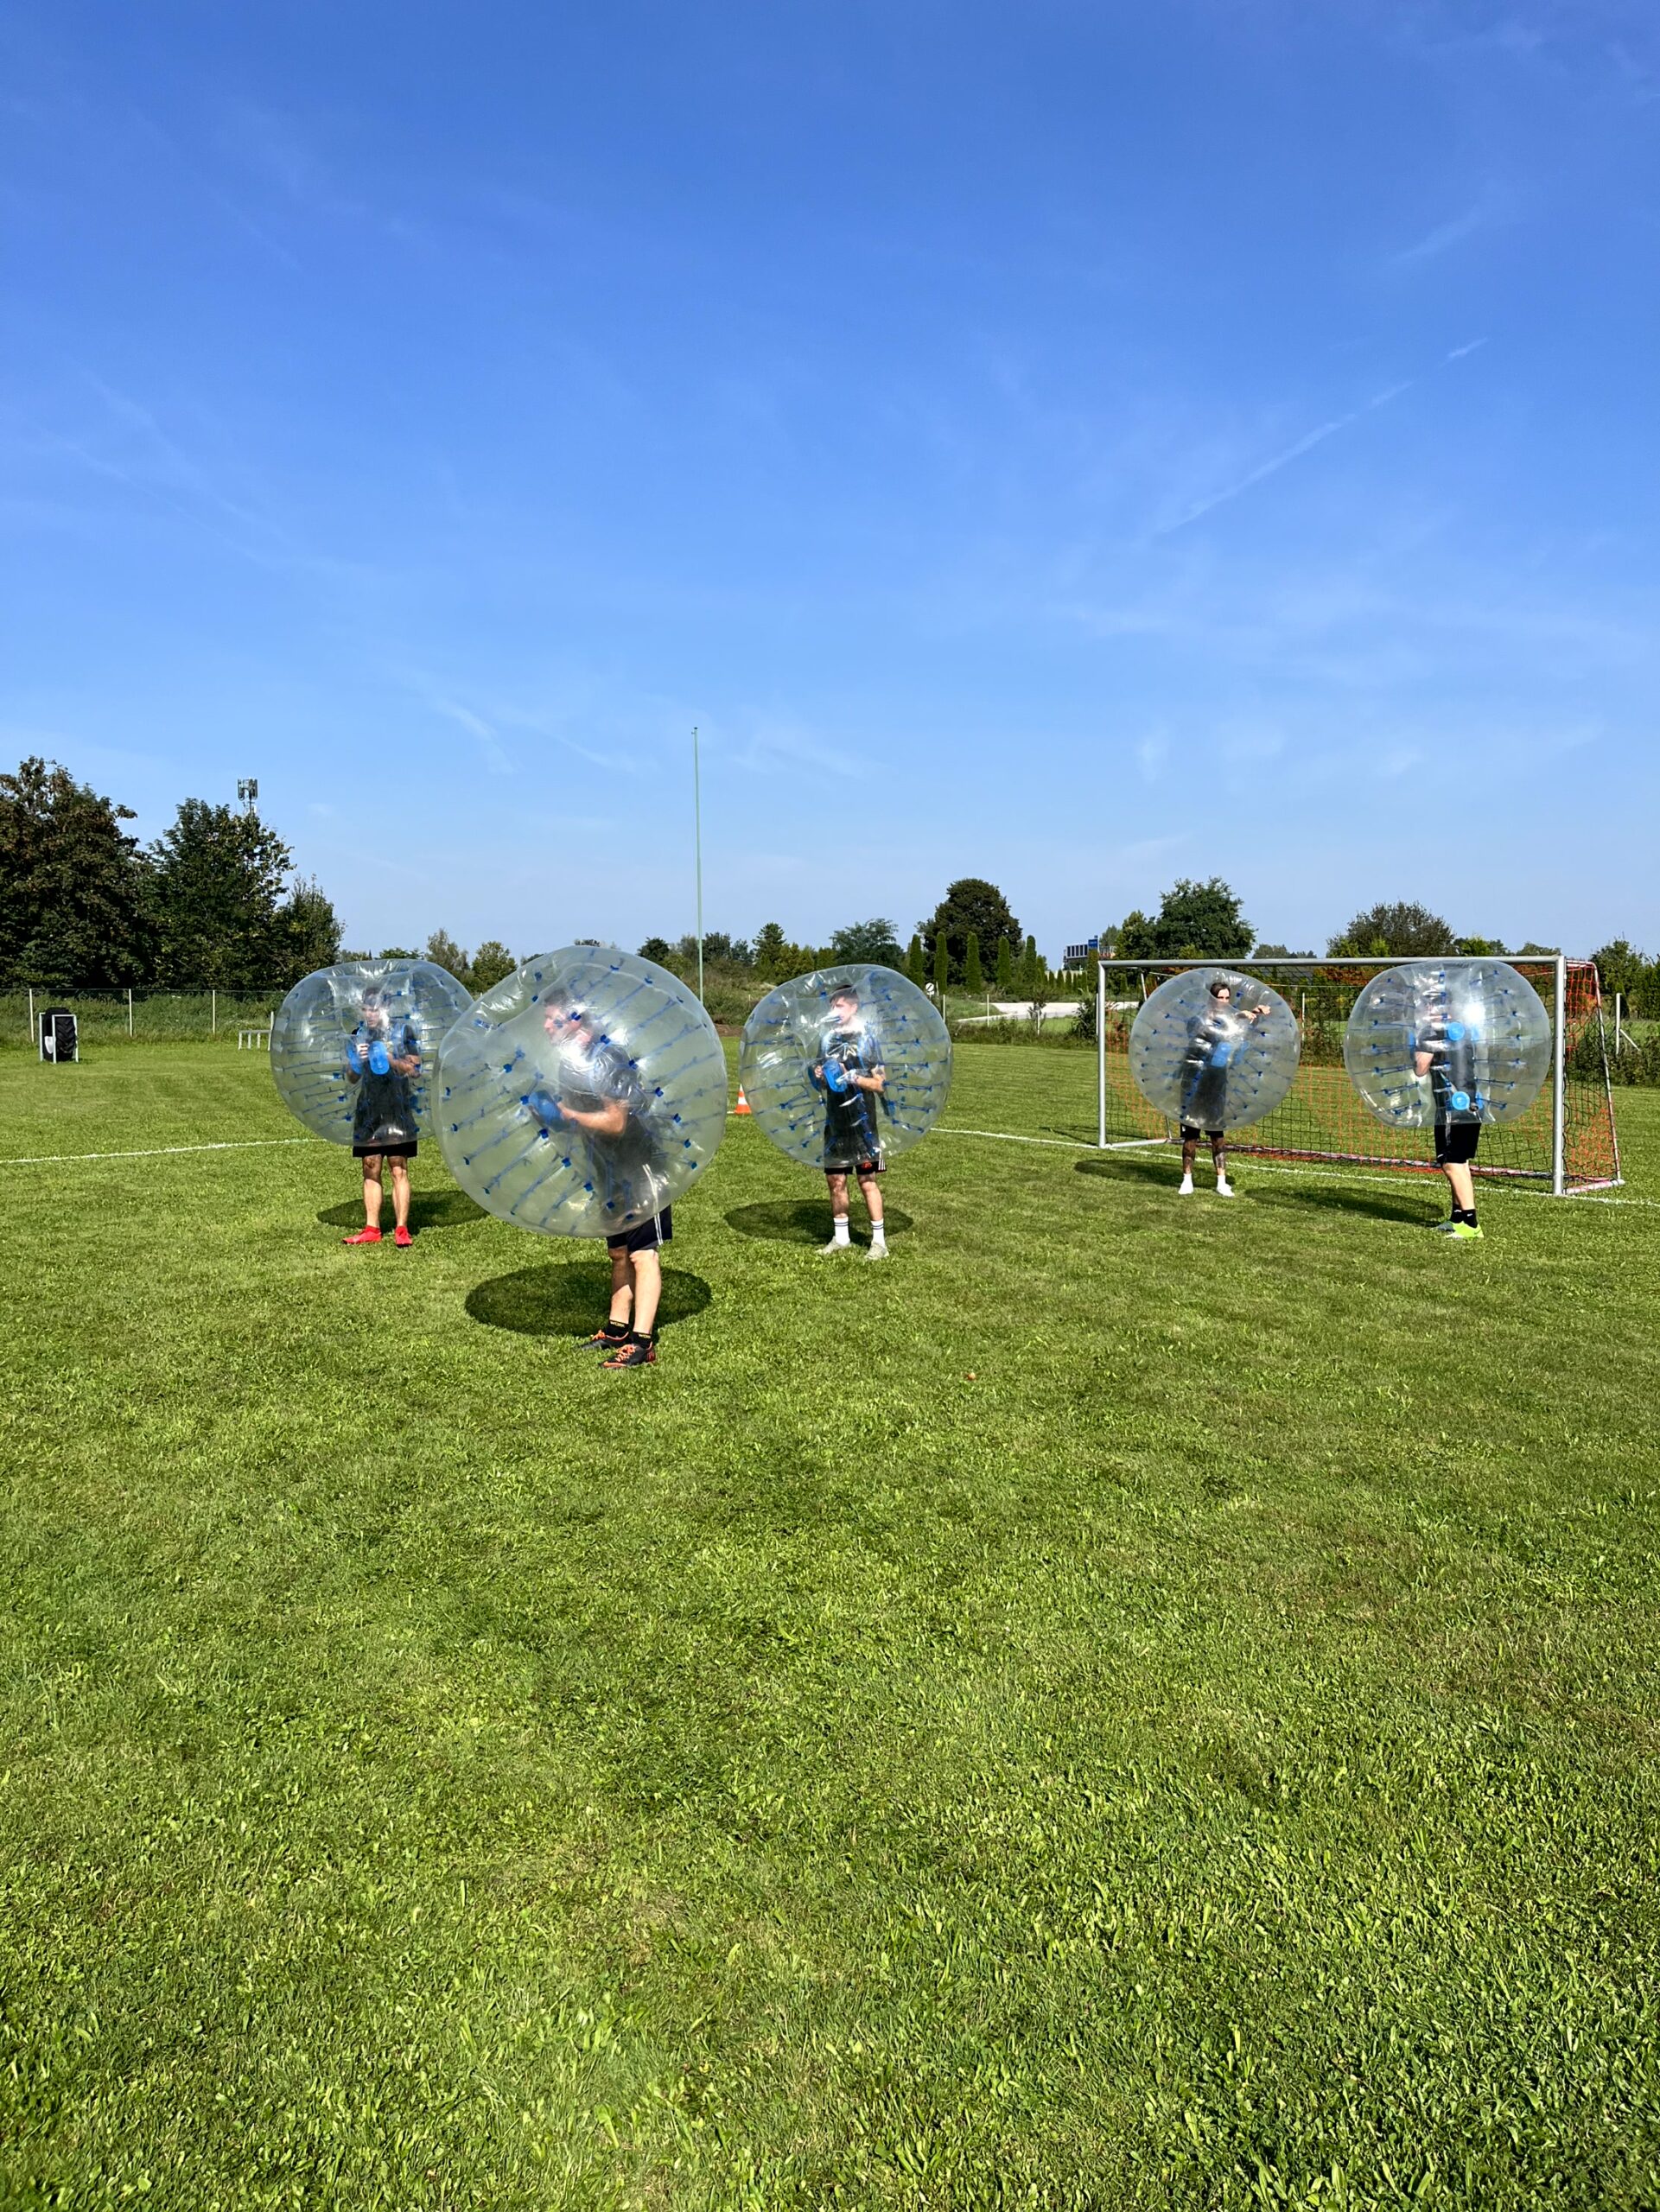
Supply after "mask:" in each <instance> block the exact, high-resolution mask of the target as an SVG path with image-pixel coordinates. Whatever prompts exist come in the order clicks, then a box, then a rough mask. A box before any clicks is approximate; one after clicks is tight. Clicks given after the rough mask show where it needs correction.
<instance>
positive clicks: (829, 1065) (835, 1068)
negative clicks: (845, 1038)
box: [824, 1060, 850, 1097]
mask: <svg viewBox="0 0 1660 2212" xmlns="http://www.w3.org/2000/svg"><path fill="white" fill-rule="evenodd" d="M824 1088H825V1090H830V1091H834V1092H835V1093H836V1096H837V1097H839V1096H841V1094H842V1093H843V1091H844V1090H848V1089H849V1088H850V1086H849V1083H848V1071H847V1070H846V1069H845V1068H844V1067H843V1065H842V1063H841V1062H840V1060H826V1061H825V1063H824Z"/></svg>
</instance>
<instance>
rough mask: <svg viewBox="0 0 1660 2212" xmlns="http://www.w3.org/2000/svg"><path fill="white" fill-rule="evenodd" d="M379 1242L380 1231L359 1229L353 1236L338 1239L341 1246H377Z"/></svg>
mask: <svg viewBox="0 0 1660 2212" xmlns="http://www.w3.org/2000/svg"><path fill="white" fill-rule="evenodd" d="M379 1242H380V1231H379V1230H378V1229H359V1230H358V1232H357V1234H356V1235H355V1236H342V1237H341V1239H340V1243H342V1244H378V1243H379Z"/></svg>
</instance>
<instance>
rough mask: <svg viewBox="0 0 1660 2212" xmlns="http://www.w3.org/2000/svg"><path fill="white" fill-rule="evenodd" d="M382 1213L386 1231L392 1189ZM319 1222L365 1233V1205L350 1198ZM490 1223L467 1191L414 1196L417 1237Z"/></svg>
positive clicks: (413, 1226) (323, 1214)
mask: <svg viewBox="0 0 1660 2212" xmlns="http://www.w3.org/2000/svg"><path fill="white" fill-rule="evenodd" d="M380 1211H381V1226H382V1228H383V1229H384V1228H385V1225H386V1224H387V1223H388V1222H389V1221H390V1220H391V1216H392V1194H391V1190H390V1189H389V1190H388V1191H387V1192H386V1196H385V1200H384V1202H383V1203H382V1205H381V1209H380ZM317 1218H318V1220H319V1221H320V1222H321V1224H322V1225H323V1227H324V1228H325V1229H361V1228H362V1226H363V1201H362V1199H361V1198H347V1200H346V1201H345V1203H344V1204H343V1205H337V1206H325V1207H324V1208H323V1210H322V1211H321V1213H319V1215H318V1216H317ZM488 1219H489V1216H488V1215H487V1213H486V1212H485V1211H484V1208H483V1207H482V1206H479V1205H474V1203H473V1201H472V1199H471V1198H468V1197H467V1193H466V1192H465V1191H421V1190H416V1191H411V1192H410V1228H411V1229H412V1230H414V1231H415V1233H416V1235H417V1236H420V1235H422V1234H423V1231H424V1230H429V1229H465V1228H466V1226H467V1223H468V1222H469V1221H487V1220H488Z"/></svg>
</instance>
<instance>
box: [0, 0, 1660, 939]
mask: <svg viewBox="0 0 1660 2212" xmlns="http://www.w3.org/2000/svg"><path fill="white" fill-rule="evenodd" d="M0 119H3V130H0V219H3V223H4V226H5V234H6V239H7V245H6V265H7V270H8V277H7V283H6V288H5V294H4V297H5V300H6V321H7V326H8V337H7V342H6V344H5V346H4V347H3V349H0V454H3V475H0V606H3V612H0V625H3V639H4V645H3V653H0V726H3V728H0V749H3V750H4V752H5V753H7V754H8V755H9V756H10V758H12V759H15V758H16V757H17V756H18V755H19V754H21V753H24V752H28V751H38V752H44V753H48V754H50V755H53V756H55V757H56V758H59V759H60V760H63V761H65V762H66V763H67V765H68V766H70V767H71V768H72V769H73V770H74V771H75V772H77V773H78V774H80V775H81V776H84V777H86V778H87V779H90V780H92V781H93V782H95V783H96V784H98V785H99V786H100V787H101V788H105V789H107V790H110V791H113V792H115V793H116V794H117V795H118V796H119V797H122V798H125V799H126V800H127V801H128V802H129V803H130V804H132V805H134V806H135V807H136V808H137V810H138V812H139V816H140V827H141V828H142V829H143V831H144V832H145V834H146V835H153V834H155V833H156V832H157V831H159V830H160V829H162V827H164V826H165V823H166V822H167V820H168V819H169V817H170V814H171V810H172V806H173V804H174V803H175V801H176V800H177V799H178V798H181V797H182V796H184V795H185V794H186V793H192V794H199V795H202V796H206V797H211V798H232V797H233V796H234V791H235V780H236V778H237V777H238V776H239V775H247V774H253V775H257V776H258V779H259V783H260V789H261V793H262V806H263V810H264V812H265V813H266V814H267V816H268V817H270V819H271V820H272V821H273V822H274V823H276V824H277V826H278V827H279V828H280V829H282V830H283V833H284V834H285V835H286V836H288V837H289V840H290V842H291V843H292V845H293V847H294V849H295V852H296V857H297V860H298V861H299V863H300V864H301V866H302V868H305V869H306V870H308V871H311V870H315V872H316V873H317V874H319V875H320V876H321V879H322V880H323V882H324V884H325V886H326V887H328V889H329V891H330V892H331V893H333V895H334V899H335V900H336V903H337V905H338V906H340V910H341V912H342V915H343V917H344V918H345V921H346V925H347V937H348V940H349V941H351V942H353V943H356V944H368V945H373V946H378V945H380V944H390V943H393V942H410V941H413V940H414V939H416V938H424V936H425V934H426V933H427V931H429V930H430V929H431V928H434V927H436V926H437V925H440V924H442V925H445V926H447V927H448V929H450V930H451V931H453V932H454V933H455V934H456V935H457V936H459V937H461V938H462V939H463V941H464V942H467V943H469V944H470V943H473V942H475V941H476V940H477V939H478V938H480V937H483V936H486V935H493V936H499V937H502V938H506V940H507V942H508V943H509V944H512V946H513V947H514V949H515V950H518V952H520V953H521V954H527V953H529V952H531V951H533V950H541V949H544V948H545V947H546V946H548V945H550V944H556V943H559V942H563V941H565V940H568V939H569V938H571V937H573V936H576V935H603V936H607V937H613V936H614V937H615V938H619V939H620V940H621V941H623V942H626V943H629V944H633V943H638V942H639V939H640V938H642V937H644V936H646V935H647V934H648V933H653V932H659V931H660V932H664V933H667V934H677V933H678V932H679V931H680V930H682V929H684V928H686V927H689V926H690V921H691V912H692V900H691V874H690V803H691V792H690V743H689V736H688V733H689V732H690V728H691V726H692V725H693V724H694V723H696V724H697V725H698V726H699V727H700V728H701V731H702V734H703V763H704V779H703V782H704V788H703V800H704V823H705V883H706V899H705V906H706V917H707V919H708V921H709V925H710V926H714V927H724V928H727V929H729V930H732V931H736V932H741V931H749V930H753V929H754V927H756V926H757V925H759V924H760V923H761V922H763V921H765V920H768V919H777V920H779V921H780V922H782V923H783V924H784V925H785V929H786V931H788V932H789V933H790V934H791V935H792V936H795V937H798V938H807V939H815V938H823V937H824V936H825V935H827V934H828V932H829V931H830V930H831V929H832V928H834V927H835V926H836V925H837V924H839V923H841V922H843V921H847V920H850V919H853V918H859V917H862V916H865V915H867V914H869V913H872V912H882V913H887V914H888V915H891V916H892V917H893V918H894V919H895V920H897V921H898V922H899V923H900V925H901V928H902V930H903V931H906V932H908V931H909V929H910V928H911V927H912V926H913V925H914V923H915V921H916V919H917V918H918V916H919V914H921V913H922V912H925V911H927V910H928V909H929V908H931V907H932V905H933V903H934V901H935V900H936V899H937V898H938V895H939V893H940V892H941V890H942V888H943V887H944V883H945V881H946V880H947V879H948V878H949V877H951V876H954V875H957V874H984V875H989V876H990V877H992V878H993V879H994V880H996V881H997V882H998V883H1000V884H1001V885H1002V887H1003V888H1004V890H1005V891H1006V892H1007V893H1008V897H1009V899H1010V901H1011V903H1012V904H1013V906H1014V909H1015V912H1017V914H1018V915H1019V916H1020V917H1021V920H1022V922H1023V923H1024V924H1025V925H1026V926H1027V927H1028V928H1030V929H1032V930H1034V931H1036V933H1037V934H1038V937H1039V938H1040V943H1041V944H1043V945H1044V946H1045V948H1046V950H1049V951H1050V952H1052V953H1054V952H1057V951H1058V950H1059V946H1060V944H1062V942H1063V941H1064V940H1065V938H1069V937H1071V936H1073V935H1076V934H1080V933H1087V931H1090V930H1091V929H1092V928H1094V927H1095V926H1097V924H1098V923H1099V922H1101V921H1102V920H1103V918H1104V919H1111V918H1116V917H1118V916H1119V915H1122V914H1123V912H1125V911H1126V910H1127V909H1128V908H1129V907H1130V906H1135V905H1142V906H1148V905H1150V904H1152V903H1154V901H1156V899H1157V897H1158V895H1159V893H1160V892H1161V890H1162V889H1163V888H1164V887H1166V886H1167V884H1168V883H1169V882H1171V881H1172V880H1173V879H1174V878H1175V877H1176V876H1178V875H1180V874H1197V875H1208V874H1212V872H1220V873H1221V874H1224V875H1225V876H1227V877H1228V878H1229V880H1231V882H1233V883H1234V884H1235V885H1236V887H1237V888H1238V889H1239V890H1240V891H1241V892H1242V893H1243V897H1244V901H1245V910H1246V912H1247V913H1248V915H1249V916H1250V918H1251V919H1252V921H1253V922H1254V923H1255V924H1256V926H1257V928H1258V930H1259V931H1260V932H1261V933H1262V935H1263V936H1265V937H1269V938H1275V939H1279V940H1282V941H1287V942H1289V943H1291V944H1294V945H1301V944H1322V943H1323V942H1324V939H1325V938H1326V935H1327V934H1328V933H1329V932H1330V931H1332V930H1333V929H1335V928H1337V927H1339V926H1340V925H1341V924H1342V923H1343V922H1344V921H1345V920H1346V919H1347V918H1348V916H1349V915H1350V914H1351V913H1352V912H1353V911H1354V910H1355V909H1356V908H1357V907H1358V906H1363V905H1366V904H1369V903H1371V900H1372V899H1376V898H1380V897H1392V896H1416V897H1421V898H1423V899H1427V900H1428V902H1429V903H1431V904H1432V905H1434V906H1436V907H1438V908H1439V909H1441V911H1443V912H1446V913H1447V914H1448V915H1449V917H1450V918H1452V919H1453V922H1454V923H1455V925H1458V926H1460V927H1461V928H1463V929H1465V930H1466V931H1482V932H1485V933H1496V934H1498V935H1500V936H1503V937H1504V938H1506V939H1507V940H1508V941H1509V942H1511V943H1512V944H1514V943H1517V942H1519V941H1520V940H1521V939H1522V938H1525V937H1534V938H1540V939H1542V940H1545V941H1555V940H1556V939H1558V938H1560V939H1561V940H1562V941H1564V942H1565V943H1566V944H1568V946H1569V948H1570V949H1572V950H1585V949H1588V948H1589V947H1590V946H1592V945H1593V944H1596V943H1598V942H1600V940H1601V939H1602V938H1606V937H1607V936H1609V935H1612V934H1615V933H1621V932H1623V933H1625V934H1629V935H1631V936H1632V937H1634V938H1637V939H1638V940H1639V941H1641V942H1644V943H1646V944H1649V945H1650V946H1651V947H1660V888H1657V869H1656V868H1655V864H1654V846H1655V831H1654V824H1655V820H1656V809H1655V800H1656V797H1657V789H1656V786H1657V767H1656V747H1655V731H1656V727H1657V708H1660V665H1657V654H1660V648H1657V638H1660V626H1657V620H1656V617H1657V612H1660V557H1657V556H1660V468H1657V438H1656V429H1655V421H1656V411H1657V410H1656V402H1657V397H1660V346H1657V340H1660V265H1657V264H1660V28H1657V17H1656V12H1655V10H1653V9H1652V7H1651V6H1650V4H1649V3H1648V0H1631V4H1627V3H1626V0H1560V4H1547V0H1514V4H1509V5H1504V4H1497V5H1490V4H1487V0H1457V4H1450V3H1449V4H1447V5H1444V6H1443V5H1440V4H1435V3H1434V0H1320V4H1318V5H1316V4H1313V0H1304V3H1303V4H1290V0H1203V3H1202V4H1201V3H1200V0H1159V4H1158V5H1157V6H1156V7H1149V6H1148V5H1147V4H1145V0H1123V4H1120V3H1119V0H1096V4H1093V5H1085V4H1061V3H1060V0H1003V4H1001V5H995V6H992V5H984V4H977V0H951V4H949V5H948V4H944V0H940V3H939V4H935V0H881V4H865V0H834V4H831V3H830V0H792V4H791V5H789V6H785V7H779V6H778V5H777V4H775V3H774V4H771V5H766V6H763V5H759V4H751V0H721V4H719V5H713V4H693V5H690V6H687V5H684V4H683V5H678V6H672V7H671V6H669V5H667V4H649V5H648V4H640V0H607V5H606V6H605V7H604V8H599V9H596V8H592V7H586V6H583V7H578V6H576V5H574V4H564V3H563V0H562V3H560V4H553V3H551V0H495V4H491V5H488V6H467V7H463V6H462V5H461V4H460V0H448V4H442V5H438V4H431V0H427V4H422V3H421V0H414V3H413V4H411V0H399V4H398V5H395V6H394V5H384V4H379V3H378V0H376V4H367V3H366V0H328V4H327V5H321V4H313V0H284V4H283V6H281V7H270V8H258V7H254V8H244V7H234V8H232V7H226V6H225V5H223V4H222V0H212V4H206V3H204V4H200V5H185V4H179V0H146V4H145V5H144V6H143V7H142V8H135V7H133V6H131V5H130V4H117V0H110V4H102V5H89V4H86V0H52V4H51V5H50V6H49V7H47V6H40V5H29V6H21V7H20V6H17V5H11V6H5V7H0Z"/></svg>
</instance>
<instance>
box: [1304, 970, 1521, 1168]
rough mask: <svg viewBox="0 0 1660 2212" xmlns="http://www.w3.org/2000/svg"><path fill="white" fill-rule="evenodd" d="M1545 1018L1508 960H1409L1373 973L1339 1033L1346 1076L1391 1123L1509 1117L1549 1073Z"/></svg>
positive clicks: (1417, 1125) (1418, 1125)
mask: <svg viewBox="0 0 1660 2212" xmlns="http://www.w3.org/2000/svg"><path fill="white" fill-rule="evenodd" d="M1550 1045H1551V1039H1550V1016H1549V1014H1547V1013H1546V1012H1545V1008H1544V1003H1543V1001H1542V999H1541V998H1540V996H1539V994H1538V993H1537V991H1536V990H1535V989H1534V988H1533V986H1532V984H1531V983H1530V982H1529V981H1528V979H1527V977H1526V976H1523V975H1520V974H1518V973H1517V970H1516V969H1514V968H1512V967H1511V964H1510V963H1509V961H1507V960H1488V959H1471V960H1453V959H1447V960H1408V961H1403V962H1402V964H1401V966H1400V967H1398V968H1387V969H1384V971H1383V974H1382V975H1381V976H1373V977H1372V979H1371V982H1370V983H1368V984H1367V986H1366V988H1365V989H1364V991H1362V993H1361V994H1360V996H1359V997H1358V999H1357V1000H1356V1001H1355V1003H1354V1011H1353V1012H1352V1014H1350V1016H1349V1023H1348V1027H1347V1028H1346V1029H1345V1031H1344V1033H1343V1064H1344V1065H1345V1067H1346V1068H1347V1069H1348V1071H1349V1079H1350V1081H1351V1082H1352V1084H1354V1087H1355V1089H1356V1090H1358V1092H1359V1093H1360V1096H1361V1097H1362V1098H1363V1099H1364V1101H1365V1103H1366V1104H1367V1106H1368V1107H1369V1108H1370V1109H1371V1111H1372V1112H1373V1113H1374V1114H1375V1115H1376V1116H1377V1119H1378V1120H1379V1121H1380V1122H1383V1123H1384V1125H1385V1126H1386V1127H1387V1128H1391V1129H1427V1128H1434V1126H1435V1124H1436V1123H1437V1122H1483V1123H1491V1122H1511V1121H1514V1120H1516V1119H1517V1116H1519V1115H1522V1114H1525V1113H1526V1111H1527V1109H1528V1108H1529V1107H1530V1106H1531V1105H1532V1103H1533V1102H1534V1100H1535V1099H1536V1097H1537V1096H1538V1095H1539V1092H1540V1089H1541V1087H1542V1084H1543V1083H1544V1080H1545V1077H1546V1076H1547V1075H1548V1074H1549V1072H1550Z"/></svg>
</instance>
